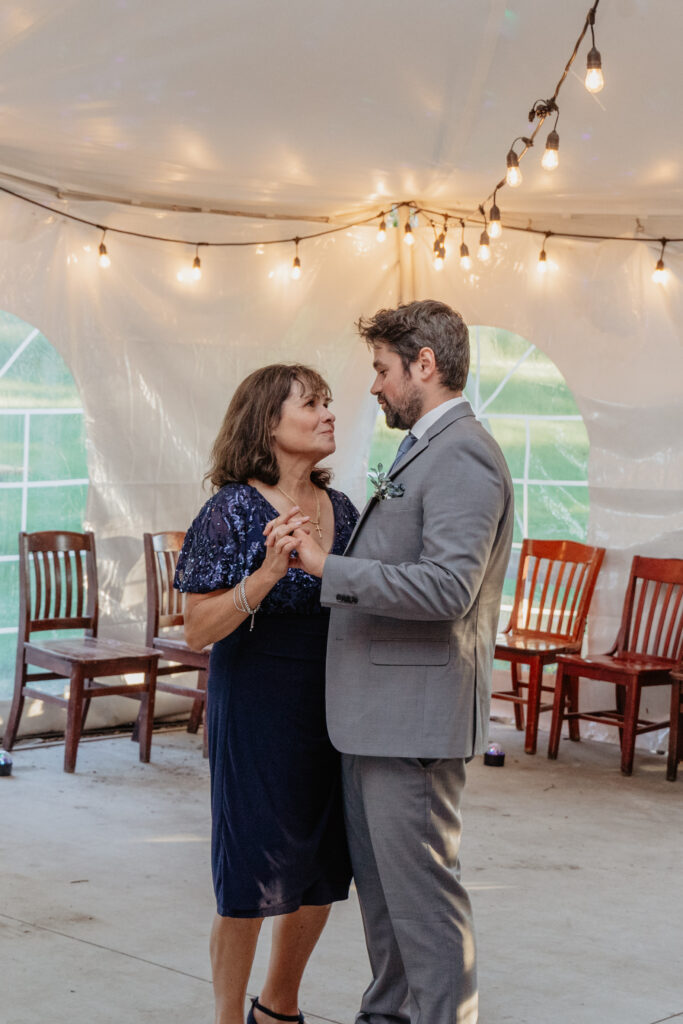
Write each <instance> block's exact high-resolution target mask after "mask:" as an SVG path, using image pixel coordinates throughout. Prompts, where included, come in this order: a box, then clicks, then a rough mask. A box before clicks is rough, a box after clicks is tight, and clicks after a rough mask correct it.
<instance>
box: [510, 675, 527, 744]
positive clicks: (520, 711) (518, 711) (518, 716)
mask: <svg viewBox="0 0 683 1024" xmlns="http://www.w3.org/2000/svg"><path fill="white" fill-rule="evenodd" d="M510 675H511V677H512V689H513V690H514V693H515V696H516V697H520V703H517V702H515V703H514V704H513V705H512V706H513V708H514V709H515V728H516V729H517V731H518V732H521V731H522V730H523V728H524V705H523V704H522V703H521V695H520V690H519V665H518V663H517V662H516V661H511V662H510Z"/></svg>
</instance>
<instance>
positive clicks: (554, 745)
mask: <svg viewBox="0 0 683 1024" xmlns="http://www.w3.org/2000/svg"><path fill="white" fill-rule="evenodd" d="M570 683H571V680H570V678H569V676H568V675H566V674H565V672H563V670H562V666H561V665H558V666H557V679H556V681H555V698H554V700H553V717H552V721H551V723H550V739H549V740H548V757H549V758H550V759H551V761H554V760H555V759H556V758H557V752H558V750H559V748H560V736H561V734H562V722H563V720H564V702H565V697H566V695H567V692H568V689H569V686H570Z"/></svg>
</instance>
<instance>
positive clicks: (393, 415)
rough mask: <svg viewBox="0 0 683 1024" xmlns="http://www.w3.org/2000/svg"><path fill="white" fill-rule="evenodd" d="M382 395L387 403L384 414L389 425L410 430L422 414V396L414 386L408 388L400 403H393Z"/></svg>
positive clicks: (385, 403)
mask: <svg viewBox="0 0 683 1024" xmlns="http://www.w3.org/2000/svg"><path fill="white" fill-rule="evenodd" d="M380 397H381V398H382V401H383V402H384V405H385V409H384V415H385V417H386V421H387V426H388V427H395V428H397V429H398V430H410V428H411V427H412V426H413V424H414V423H417V421H418V420H419V418H420V416H421V415H422V396H421V395H420V393H419V392H418V390H417V388H415V387H414V386H413V387H411V388H406V392H405V395H404V396H403V399H402V401H401V402H400V404H398V405H391V404H390V402H389V401H388V400H387V399H386V398H385V397H384V396H382V395H380Z"/></svg>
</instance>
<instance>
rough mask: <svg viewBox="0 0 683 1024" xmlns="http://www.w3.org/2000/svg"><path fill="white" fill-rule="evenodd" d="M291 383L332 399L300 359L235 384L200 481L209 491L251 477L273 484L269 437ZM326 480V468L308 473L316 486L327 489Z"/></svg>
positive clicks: (274, 473)
mask: <svg viewBox="0 0 683 1024" xmlns="http://www.w3.org/2000/svg"><path fill="white" fill-rule="evenodd" d="M294 381H298V382H299V384H301V386H302V388H303V389H304V391H305V392H309V393H311V394H313V395H315V396H316V397H318V398H323V399H328V400H329V399H330V398H331V397H332V396H331V392H330V388H329V385H328V384H327V382H326V381H325V380H324V379H323V378H322V377H321V376H320V374H319V373H318V372H317V371H316V370H313V369H311V367H310V366H302V365H301V364H300V363H289V364H287V363H273V364H272V365H271V366H263V367H261V369H260V370H255V371H254V372H253V373H250V374H249V376H248V377H247V378H245V380H243V381H242V383H241V384H240V385H239V386H238V387H237V390H236V391H235V393H234V395H233V396H232V400H231V402H230V405H229V406H228V410H227V412H226V414H225V416H224V418H223V423H222V424H221V429H220V430H219V431H218V436H217V438H216V440H215V441H214V443H213V448H212V449H211V458H210V463H209V471H208V472H207V474H206V476H205V477H204V481H205V482H206V481H207V480H210V481H211V484H212V485H213V490H214V491H217V490H219V489H220V488H221V487H223V486H224V485H225V484H231V483H232V484H237V483H239V484H245V483H247V481H248V480H250V479H256V480H260V481H261V482H262V483H264V484H270V485H271V486H275V485H276V484H277V483H278V481H279V479H280V470H279V467H278V464H277V459H276V457H275V452H274V450H273V436H272V435H273V430H274V429H275V427H277V425H278V423H279V422H280V417H281V415H282V406H283V403H284V402H285V400H286V399H287V398H288V397H289V394H290V392H291V390H292V383H293V382H294ZM331 478H332V473H331V471H330V470H329V469H325V468H322V469H320V468H317V467H316V468H315V469H314V470H313V472H312V473H311V480H312V481H313V483H314V484H317V485H318V486H319V487H326V486H327V484H329V482H330V480H331Z"/></svg>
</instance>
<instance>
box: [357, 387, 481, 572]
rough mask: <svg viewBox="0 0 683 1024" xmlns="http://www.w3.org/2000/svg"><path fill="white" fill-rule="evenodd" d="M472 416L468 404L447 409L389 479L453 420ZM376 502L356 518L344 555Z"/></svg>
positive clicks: (400, 471)
mask: <svg viewBox="0 0 683 1024" xmlns="http://www.w3.org/2000/svg"><path fill="white" fill-rule="evenodd" d="M473 415H474V413H473V412H472V406H471V405H470V403H469V402H459V403H458V405H455V406H453V408H452V409H449V410H448V412H445V413H444V414H443V416H441V417H440V418H439V419H438V420H437V421H436V423H433V424H432V425H431V427H430V428H429V430H428V431H427V432H426V433H425V434H423V435H422V437H421V438H420V439H419V441H416V443H415V444H414V445H413V447H412V448H410V449H409V450H408V452H406V454H405V455H404V456H403V458H402V459H401V461H400V462H399V464H398V465H397V466H396V468H395V469H394V470H392V472H391V473H389V479H390V480H394V479H395V478H396V477H397V476H398V475H399V473H402V472H403V470H404V469H405V468H406V466H408V465H410V463H411V462H412V461H413V459H417V458H419V456H420V455H421V454H422V453H423V452H424V451H426V450H427V448H428V447H429V442H430V440H431V439H432V438H433V437H436V436H437V435H438V434H440V433H441V431H442V430H445V429H446V427H450V425H451V423H453V422H455V420H459V419H460V418H461V417H462V416H473ZM377 501H378V499H377V498H374V497H373V498H370V500H369V501H368V503H367V504H366V506H365V508H364V509H363V511H362V512H361V514H360V516H359V517H358V522H357V523H356V525H355V528H354V530H353V533H352V534H351V536H350V537H349V542H348V544H347V545H346V547H345V549H344V554H346V553H347V552H348V551H349V550H350V548H351V545H352V544H353V542H354V540H355V539H356V534H357V533H358V531H359V530H360V528H361V526H362V525H363V523H364V522H365V520H366V519H367V517H368V515H369V514H370V512H371V511H372V509H373V508H374V507H375V505H376V504H377Z"/></svg>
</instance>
